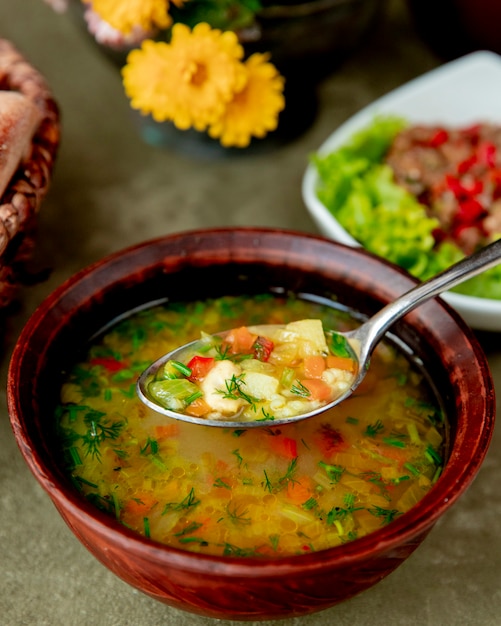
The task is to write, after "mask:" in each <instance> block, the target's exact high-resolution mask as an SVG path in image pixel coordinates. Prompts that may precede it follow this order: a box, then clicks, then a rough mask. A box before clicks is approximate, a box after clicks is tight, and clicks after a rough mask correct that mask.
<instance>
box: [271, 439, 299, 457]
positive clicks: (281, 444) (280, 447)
mask: <svg viewBox="0 0 501 626" xmlns="http://www.w3.org/2000/svg"><path fill="white" fill-rule="evenodd" d="M269 441H270V447H271V449H272V450H273V452H275V454H278V455H280V456H283V457H285V458H286V459H290V460H292V459H295V458H296V457H297V443H296V440H295V439H292V438H291V437H286V436H285V435H276V436H274V437H270V439H269Z"/></svg>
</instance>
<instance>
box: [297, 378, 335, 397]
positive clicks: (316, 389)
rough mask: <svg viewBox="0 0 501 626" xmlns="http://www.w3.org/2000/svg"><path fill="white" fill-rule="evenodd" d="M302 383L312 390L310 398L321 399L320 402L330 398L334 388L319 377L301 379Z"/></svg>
mask: <svg viewBox="0 0 501 626" xmlns="http://www.w3.org/2000/svg"><path fill="white" fill-rule="evenodd" d="M301 384H302V385H304V386H305V387H306V389H308V391H309V392H310V396H309V397H310V398H311V399H312V400H319V401H320V402H324V401H325V400H330V398H331V397H332V389H331V387H330V385H328V384H327V383H326V382H324V381H323V380H320V379H318V378H305V379H303V380H301Z"/></svg>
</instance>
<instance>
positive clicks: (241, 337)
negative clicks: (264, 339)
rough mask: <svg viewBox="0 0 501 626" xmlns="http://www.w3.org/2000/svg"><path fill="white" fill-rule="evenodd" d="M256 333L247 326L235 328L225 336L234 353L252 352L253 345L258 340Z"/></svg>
mask: <svg viewBox="0 0 501 626" xmlns="http://www.w3.org/2000/svg"><path fill="white" fill-rule="evenodd" d="M256 338H257V337H256V335H253V334H252V333H251V332H250V330H249V329H248V328H247V326H241V327H240V328H234V329H233V330H232V331H231V332H230V333H228V335H226V337H225V342H226V343H228V344H229V345H230V349H231V351H232V352H233V354H249V353H250V352H252V346H253V345H254V342H255V341H256Z"/></svg>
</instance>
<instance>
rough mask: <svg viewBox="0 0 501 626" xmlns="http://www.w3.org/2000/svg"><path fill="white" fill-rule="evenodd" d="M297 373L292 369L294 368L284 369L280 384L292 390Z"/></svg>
mask: <svg viewBox="0 0 501 626" xmlns="http://www.w3.org/2000/svg"><path fill="white" fill-rule="evenodd" d="M295 375H296V373H295V372H294V370H293V369H292V367H284V370H283V372H282V376H281V377H280V384H281V385H282V387H284V388H285V389H290V388H291V387H292V383H293V382H294V377H295Z"/></svg>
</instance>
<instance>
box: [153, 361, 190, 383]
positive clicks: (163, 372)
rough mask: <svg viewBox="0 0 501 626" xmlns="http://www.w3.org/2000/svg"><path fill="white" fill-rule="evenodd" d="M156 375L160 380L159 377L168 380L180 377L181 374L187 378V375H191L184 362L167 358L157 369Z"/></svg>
mask: <svg viewBox="0 0 501 626" xmlns="http://www.w3.org/2000/svg"><path fill="white" fill-rule="evenodd" d="M157 376H158V377H159V378H160V380H161V379H167V380H170V379H173V378H180V377H182V376H184V377H185V378H187V377H188V376H191V369H190V368H189V367H188V366H187V365H185V364H184V363H181V362H180V361H173V360H169V361H167V363H165V365H164V366H163V367H162V368H161V369H160V370H159V371H158V374H157Z"/></svg>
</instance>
